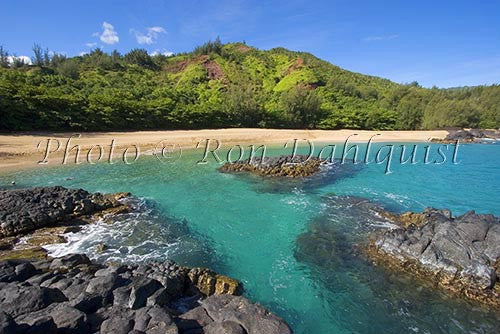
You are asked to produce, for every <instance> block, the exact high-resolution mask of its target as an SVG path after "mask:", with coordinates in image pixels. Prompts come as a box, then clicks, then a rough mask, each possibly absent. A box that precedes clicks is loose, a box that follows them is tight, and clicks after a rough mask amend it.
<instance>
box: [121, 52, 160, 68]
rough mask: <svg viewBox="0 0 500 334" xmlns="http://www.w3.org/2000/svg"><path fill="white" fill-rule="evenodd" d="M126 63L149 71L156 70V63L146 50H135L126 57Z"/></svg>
mask: <svg viewBox="0 0 500 334" xmlns="http://www.w3.org/2000/svg"><path fill="white" fill-rule="evenodd" d="M125 61H126V62H127V63H129V64H135V65H139V66H142V67H146V68H149V69H155V67H156V66H155V63H154V62H153V60H152V59H151V56H150V55H149V54H148V52H147V51H146V50H144V49H133V50H131V51H130V52H129V53H127V54H126V55H125Z"/></svg>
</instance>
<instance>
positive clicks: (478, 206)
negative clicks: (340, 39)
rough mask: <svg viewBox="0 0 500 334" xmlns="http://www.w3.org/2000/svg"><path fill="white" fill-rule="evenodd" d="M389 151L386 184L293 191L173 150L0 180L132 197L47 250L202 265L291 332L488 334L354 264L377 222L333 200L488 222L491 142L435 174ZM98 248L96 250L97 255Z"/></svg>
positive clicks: (478, 314) (352, 171)
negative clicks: (107, 218)
mask: <svg viewBox="0 0 500 334" xmlns="http://www.w3.org/2000/svg"><path fill="white" fill-rule="evenodd" d="M408 145H410V144H408ZM379 146H380V145H379ZM423 146H424V145H422V144H420V145H419V149H418V150H420V151H418V150H417V152H419V153H418V157H419V160H420V161H421V160H422V159H423V154H424V152H423ZM408 147H410V146H408ZM437 147H438V146H437V145H433V146H432V150H431V151H432V152H433V153H434V155H435V152H436V150H437ZM377 149H378V146H375V147H374V150H375V151H376V150H377ZM360 150H361V151H360V158H359V160H362V159H363V158H364V157H363V155H362V154H361V153H362V151H363V148H360ZM268 152H269V153H271V154H279V153H284V151H283V150H282V149H278V148H273V149H270V150H268ZM337 153H340V152H337ZM396 153H397V152H395V158H394V161H393V171H394V172H393V173H392V174H389V175H385V174H384V169H385V166H384V165H377V164H374V163H371V164H368V165H365V164H358V165H352V164H346V165H343V166H341V169H340V170H339V169H338V168H337V167H335V166H334V167H330V168H326V169H325V171H323V174H321V175H320V176H318V177H315V178H312V179H309V180H306V181H303V182H302V181H296V180H289V179H281V180H279V181H273V180H268V179H262V178H258V177H253V176H247V175H232V174H223V173H219V172H218V171H217V170H216V168H217V166H218V165H217V164H216V163H214V161H213V160H210V163H209V164H207V165H197V164H196V163H195V162H196V161H197V160H199V159H200V158H201V151H187V152H184V155H183V157H182V159H181V160H180V161H177V162H176V163H175V164H162V163H160V162H159V161H157V160H156V158H154V157H141V158H140V159H139V160H138V161H137V162H136V163H134V164H133V165H124V164H120V163H117V164H115V165H109V164H105V163H103V164H97V165H86V164H83V165H79V166H65V167H64V168H63V167H51V168H38V169H36V170H31V171H20V172H16V173H10V174H7V175H2V176H0V185H4V186H5V187H8V184H9V183H10V181H12V180H15V181H16V183H17V186H19V187H24V186H34V185H44V186H46V185H63V186H66V187H81V188H84V189H86V190H89V191H101V192H118V191H130V192H132V193H133V194H134V195H135V196H138V197H140V198H141V199H142V200H143V202H142V203H137V206H140V207H141V208H142V210H141V212H140V213H139V214H135V215H129V216H127V217H126V219H121V220H120V221H118V222H116V223H115V224H111V225H109V224H104V223H102V224H98V225H93V226H89V227H87V228H86V229H84V231H83V232H81V233H79V234H77V235H73V236H72V238H71V239H72V242H70V243H69V244H67V245H59V246H55V247H51V251H53V252H55V253H56V254H62V253H64V252H88V253H89V254H90V255H91V256H92V257H94V258H100V259H103V260H104V259H123V260H130V261H137V260H140V261H142V260H145V259H148V258H151V259H152V258H155V259H161V258H172V259H174V260H176V261H178V262H180V263H182V264H185V265H205V266H210V267H212V268H213V269H215V270H217V271H219V272H221V273H224V274H227V275H229V276H232V277H235V278H238V279H240V280H242V281H243V282H244V285H245V295H246V296H248V297H249V298H251V299H252V300H254V301H258V302H260V303H261V304H263V305H265V306H267V307H269V308H270V309H271V310H273V311H274V312H276V313H278V314H279V315H280V316H282V317H283V318H285V319H286V320H287V321H289V323H290V324H291V325H292V327H293V329H294V331H295V333H300V334H306V333H307V334H309V333H318V334H327V333H328V334H329V333H363V334H364V333H406V332H415V333H495V332H496V331H497V329H498V328H499V327H500V317H499V316H497V315H496V314H494V313H491V312H488V311H487V310H485V309H484V308H481V307H480V306H478V305H476V304H474V303H469V302H465V301H462V300H457V299H454V298H450V297H447V296H446V295H445V294H443V293H442V292H440V291H436V290H434V289H431V288H428V287H426V286H425V284H422V282H419V281H416V280H414V279H412V278H411V277H409V276H408V275H404V274H402V275H394V274H391V273H388V272H386V271H384V270H383V269H381V268H377V267H374V266H372V265H371V264H370V263H369V262H367V261H365V259H364V258H363V256H362V253H361V252H360V251H359V249H360V247H361V246H362V244H363V243H364V242H366V240H367V238H368V234H369V233H370V232H372V231H374V230H377V229H380V228H386V227H384V222H383V221H382V220H381V219H379V218H378V217H376V216H373V215H372V214H370V213H369V212H366V211H364V210H360V209H359V207H357V206H355V205H354V206H353V205H352V203H351V202H350V201H349V200H346V197H345V196H346V195H350V196H359V197H363V198H367V199H369V200H371V201H373V202H375V203H377V204H378V205H382V206H384V207H386V208H389V209H391V210H394V211H396V212H401V211H406V210H417V211H420V210H422V209H423V208H425V207H426V206H434V207H438V208H442V207H447V208H450V209H451V210H452V212H453V213H454V214H462V213H464V212H466V211H468V210H470V209H475V210H476V211H477V212H481V213H493V214H496V215H500V205H499V204H500V194H499V191H498V189H499V188H500V177H499V166H500V145H497V144H490V145H462V146H460V148H459V154H458V161H459V163H458V164H453V163H451V161H450V160H451V150H450V152H448V154H447V156H448V162H447V163H444V164H441V165H436V164H428V165H424V164H423V163H422V162H420V163H418V164H416V165H409V164H406V165H399V164H398V163H397V161H396V160H398V159H399V156H397V154H396ZM311 233H312V235H313V236H314V238H312V239H311V238H309V239H308V237H309V236H311ZM323 237H324V238H323ZM315 238H316V239H315ZM318 238H320V239H321V243H319V241H318ZM323 239H324V240H323ZM99 243H105V244H106V245H107V246H108V247H109V248H108V249H107V250H105V251H104V252H103V253H99V254H97V253H95V246H96V245H97V244H99ZM318 245H319V246H318Z"/></svg>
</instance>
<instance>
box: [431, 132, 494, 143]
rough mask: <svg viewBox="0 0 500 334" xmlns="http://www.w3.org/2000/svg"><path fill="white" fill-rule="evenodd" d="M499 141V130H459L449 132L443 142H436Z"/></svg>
mask: <svg viewBox="0 0 500 334" xmlns="http://www.w3.org/2000/svg"><path fill="white" fill-rule="evenodd" d="M488 139H489V140H492V139H497V140H498V139H500V130H485V129H467V130H465V129H460V130H450V131H449V133H448V135H447V136H446V137H445V138H444V139H443V140H438V142H444V143H454V142H456V141H457V140H458V141H459V142H462V143H474V142H482V141H484V140H488Z"/></svg>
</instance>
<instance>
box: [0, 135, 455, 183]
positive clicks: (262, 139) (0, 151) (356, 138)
mask: <svg viewBox="0 0 500 334" xmlns="http://www.w3.org/2000/svg"><path fill="white" fill-rule="evenodd" d="M447 134H448V131H446V130H429V131H374V130H288V129H251V128H230V129H214V130H169V131H127V132H14V133H4V134H0V173H5V172H10V171H15V170H21V169H30V168H34V167H37V166H38V167H39V166H40V164H38V162H39V161H41V160H43V158H44V154H45V152H46V149H47V141H48V140H49V139H52V143H51V145H52V147H51V150H54V152H53V153H51V157H54V158H61V157H62V156H63V152H64V149H65V146H66V144H67V143H68V139H69V138H71V142H70V145H69V147H70V148H71V147H73V146H75V145H80V147H81V148H82V151H85V152H87V151H88V150H89V149H90V148H92V147H93V146H95V148H94V152H96V153H95V154H96V155H98V147H97V145H100V146H102V147H103V148H106V147H108V146H110V145H111V143H114V147H115V149H116V150H121V151H123V149H125V148H127V147H133V145H136V146H137V147H140V149H141V152H142V153H144V152H145V151H147V150H151V149H154V148H155V146H156V145H158V143H161V142H162V143H165V144H167V145H176V146H180V147H182V149H195V148H196V145H197V143H199V142H200V141H205V140H207V139H212V140H219V141H220V143H221V144H222V146H226V145H235V144H254V145H256V146H258V145H262V144H278V143H283V144H284V143H286V142H290V143H292V142H293V140H294V139H297V140H310V141H312V142H321V143H325V142H328V143H341V142H345V141H346V140H349V142H353V143H354V142H358V143H359V142H367V141H368V140H370V138H372V141H373V142H430V141H431V139H444V138H445V137H446V135H447ZM78 135H79V136H78ZM58 145H60V147H59V150H57V152H56V151H55V149H56V148H57V146H58ZM121 151H120V152H121ZM82 154H85V153H82ZM131 154H132V153H131ZM52 160H53V163H52V165H53V164H56V163H59V164H60V161H59V160H60V159H52ZM55 160H57V162H56V161H55ZM50 164H51V163H50V162H49V164H47V165H50Z"/></svg>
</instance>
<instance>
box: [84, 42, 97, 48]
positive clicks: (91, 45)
mask: <svg viewBox="0 0 500 334" xmlns="http://www.w3.org/2000/svg"><path fill="white" fill-rule="evenodd" d="M85 46H86V47H89V48H93V47H94V46H97V43H85Z"/></svg>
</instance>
